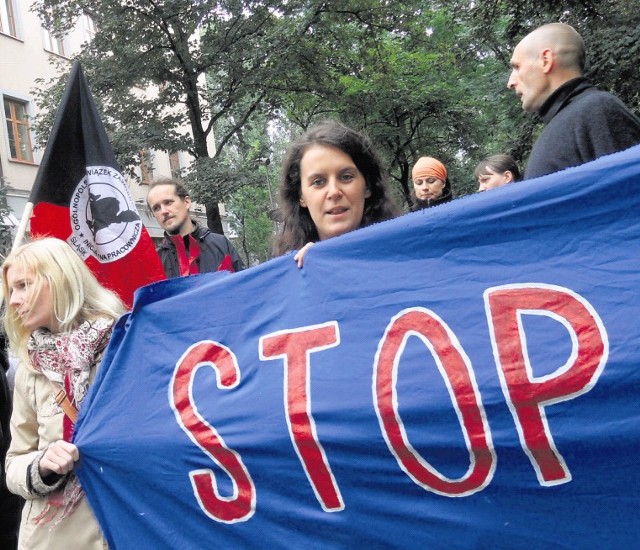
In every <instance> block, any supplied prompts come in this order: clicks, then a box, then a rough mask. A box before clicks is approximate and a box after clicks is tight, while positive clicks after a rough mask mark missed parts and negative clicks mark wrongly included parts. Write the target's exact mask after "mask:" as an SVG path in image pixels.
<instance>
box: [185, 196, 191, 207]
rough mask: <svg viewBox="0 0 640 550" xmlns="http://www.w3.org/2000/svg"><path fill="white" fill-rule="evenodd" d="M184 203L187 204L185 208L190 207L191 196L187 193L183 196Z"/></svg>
mask: <svg viewBox="0 0 640 550" xmlns="http://www.w3.org/2000/svg"><path fill="white" fill-rule="evenodd" d="M184 203H185V204H186V205H187V208H191V197H190V196H189V195H187V196H186V197H185V198H184Z"/></svg>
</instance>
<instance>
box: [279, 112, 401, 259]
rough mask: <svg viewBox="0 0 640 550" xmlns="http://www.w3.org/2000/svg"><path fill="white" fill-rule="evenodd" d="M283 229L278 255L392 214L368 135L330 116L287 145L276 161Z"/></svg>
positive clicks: (394, 211)
mask: <svg viewBox="0 0 640 550" xmlns="http://www.w3.org/2000/svg"><path fill="white" fill-rule="evenodd" d="M280 201H281V205H282V213H283V222H284V224H283V229H282V232H281V234H280V235H279V236H278V237H277V240H276V243H275V249H276V252H277V253H278V254H284V253H285V252H289V251H291V250H298V253H297V254H296V255H295V256H294V259H295V260H296V261H297V262H298V265H299V266H300V267H302V263H303V261H302V258H303V257H304V253H305V252H306V250H307V249H308V247H309V246H310V245H311V244H313V243H314V242H315V241H318V240H320V241H323V240H326V239H329V238H331V237H337V236H339V235H342V234H344V233H348V232H349V231H353V230H354V229H358V228H360V227H365V226H367V225H370V224H372V223H376V222H380V221H384V220H388V219H391V218H393V217H395V216H396V215H397V213H398V208H397V207H396V205H395V203H394V202H393V200H392V199H391V197H390V196H389V191H388V189H387V184H386V175H385V173H384V170H383V169H382V165H381V163H380V160H379V159H378V156H377V154H376V152H375V151H374V149H373V146H372V144H371V141H370V140H369V138H368V137H367V136H366V135H364V134H362V133H359V132H356V131H355V130H353V129H351V128H349V127H348V126H345V125H344V124H342V123H340V122H336V121H325V122H322V123H320V124H318V125H317V126H314V127H312V128H310V129H309V130H308V131H307V132H305V133H304V134H303V135H302V136H301V137H300V138H299V139H297V140H296V141H295V142H293V143H292V144H291V146H290V147H289V150H288V151H287V154H286V156H285V159H284V161H283V164H282V173H281V179H280Z"/></svg>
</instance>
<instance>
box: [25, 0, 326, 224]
mask: <svg viewBox="0 0 640 550" xmlns="http://www.w3.org/2000/svg"><path fill="white" fill-rule="evenodd" d="M314 4H315V3H314V2H313V1H303V0H286V1H285V0H278V1H275V0H263V1H260V2H252V1H248V0H199V1H197V2H194V1H192V0H128V1H127V2H121V1H120V0H95V1H94V2H92V3H91V5H90V6H87V4H86V2H85V1H84V0H40V1H38V2H36V4H35V8H36V9H37V11H38V13H39V15H40V16H41V18H42V19H43V21H44V22H45V25H46V26H47V27H48V28H50V29H55V31H56V32H58V33H61V34H63V33H64V32H66V31H68V30H69V29H70V28H71V27H72V25H73V24H74V22H75V21H76V20H77V16H78V14H80V13H82V11H83V10H84V9H88V11H89V12H90V14H91V16H92V18H93V19H94V21H95V23H96V29H97V30H96V34H95V37H94V39H93V40H92V41H91V42H90V43H89V44H87V45H86V47H85V48H84V50H83V51H82V53H81V55H80V56H79V57H80V59H81V61H82V62H83V65H84V67H85V70H86V72H87V77H88V79H89V82H90V83H91V87H92V90H93V92H94V94H95V95H96V96H97V98H98V100H99V102H100V104H101V109H102V112H103V113H104V114H105V115H106V116H105V121H106V122H107V123H108V126H109V130H110V137H111V140H112V143H113V146H114V149H115V150H116V153H117V154H118V158H119V159H120V161H121V163H122V164H123V165H125V166H126V165H133V164H137V162H138V158H136V155H137V153H138V152H139V151H140V150H142V149H148V148H155V149H159V150H173V151H176V150H184V151H189V152H190V153H191V154H192V156H193V158H194V159H195V163H194V170H193V171H192V172H191V173H188V174H187V175H186V176H187V177H186V179H187V183H190V181H194V182H197V181H199V180H202V181H207V180H209V178H211V176H212V174H213V175H215V168H213V166H215V161H216V159H217V158H218V157H219V156H220V155H221V154H222V151H223V150H224V149H225V147H226V145H227V143H228V142H229V141H230V140H231V139H232V138H233V136H234V135H236V134H237V132H238V131H239V130H240V129H241V128H242V127H243V126H244V125H245V124H246V123H247V122H248V121H250V120H251V118H252V116H254V114H255V113H256V111H257V110H258V109H259V108H260V107H261V105H263V103H264V98H265V94H266V90H267V88H268V85H269V82H270V81H271V80H272V79H273V78H274V76H275V75H277V74H278V72H279V71H280V70H283V69H286V56H282V55H281V54H282V52H283V51H286V50H287V48H288V47H289V45H290V44H291V43H294V42H295V41H296V40H297V39H298V38H299V36H301V35H302V34H303V33H304V32H305V28H306V25H307V24H308V23H307V22H308V21H311V20H313V18H314V17H315V10H314ZM150 87H151V88H150ZM149 89H155V91H156V93H154V94H152V95H148V94H147V95H145V94H142V93H141V91H142V90H149ZM41 100H42V106H44V107H52V106H54V105H55V94H48V93H46V92H44V93H43V94H42V95H41ZM49 111H50V112H51V111H53V109H50V110H49ZM187 128H188V129H189V132H186V131H185V129H187ZM214 128H215V147H212V146H211V145H210V141H211V139H212V137H213V132H214ZM42 134H43V135H47V134H48V132H42ZM219 181H220V178H217V179H216V178H215V177H214V178H213V179H212V180H211V181H210V183H209V186H210V188H211V189H210V193H209V200H208V201H207V202H206V207H207V218H208V225H209V227H210V228H211V229H213V230H215V231H218V232H222V224H221V220H220V212H219V209H218V201H220V200H222V199H224V196H225V194H226V193H228V192H229V189H227V188H216V182H219Z"/></svg>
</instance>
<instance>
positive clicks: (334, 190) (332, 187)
mask: <svg viewBox="0 0 640 550" xmlns="http://www.w3.org/2000/svg"><path fill="white" fill-rule="evenodd" d="M341 194H342V189H341V188H340V185H339V184H338V182H337V180H335V179H330V180H329V188H328V193H327V195H328V196H329V197H339V196H340V195H341Z"/></svg>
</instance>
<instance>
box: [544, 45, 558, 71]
mask: <svg viewBox="0 0 640 550" xmlns="http://www.w3.org/2000/svg"><path fill="white" fill-rule="evenodd" d="M540 61H541V62H542V72H544V73H545V74H546V73H548V72H549V71H551V69H553V67H554V66H555V64H556V56H555V54H554V53H553V50H552V49H551V48H545V49H544V50H542V51H541V52H540Z"/></svg>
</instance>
